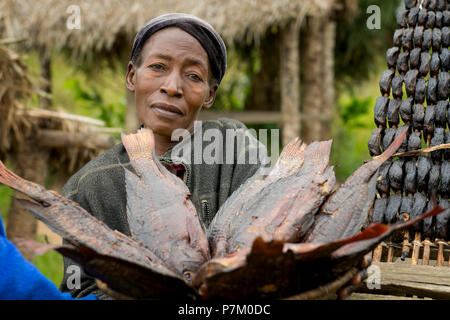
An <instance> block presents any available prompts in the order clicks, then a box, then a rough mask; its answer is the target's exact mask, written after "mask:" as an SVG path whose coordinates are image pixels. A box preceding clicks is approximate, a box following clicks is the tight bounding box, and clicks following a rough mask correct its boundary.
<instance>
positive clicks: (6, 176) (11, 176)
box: [0, 161, 20, 188]
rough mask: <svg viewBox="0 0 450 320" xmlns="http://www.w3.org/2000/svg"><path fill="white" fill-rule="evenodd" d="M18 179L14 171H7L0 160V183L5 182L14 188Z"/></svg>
mask: <svg viewBox="0 0 450 320" xmlns="http://www.w3.org/2000/svg"><path fill="white" fill-rule="evenodd" d="M18 180H20V177H19V176H18V175H16V174H15V173H13V172H11V171H9V170H8V169H7V168H6V167H5V165H4V164H3V162H1V161H0V183H3V184H6V185H7V186H10V187H11V188H14V187H13V186H15V185H16V184H17V181H18Z"/></svg>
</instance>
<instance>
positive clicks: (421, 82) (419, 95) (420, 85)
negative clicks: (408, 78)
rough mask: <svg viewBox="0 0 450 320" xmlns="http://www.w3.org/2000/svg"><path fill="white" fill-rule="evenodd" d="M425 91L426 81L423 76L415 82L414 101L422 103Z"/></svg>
mask: <svg viewBox="0 0 450 320" xmlns="http://www.w3.org/2000/svg"><path fill="white" fill-rule="evenodd" d="M426 91H427V83H426V81H425V79H424V78H420V79H418V80H417V83H416V92H415V94H414V100H415V102H416V103H424V101H425V95H426Z"/></svg>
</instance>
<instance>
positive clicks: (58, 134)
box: [37, 129, 115, 150]
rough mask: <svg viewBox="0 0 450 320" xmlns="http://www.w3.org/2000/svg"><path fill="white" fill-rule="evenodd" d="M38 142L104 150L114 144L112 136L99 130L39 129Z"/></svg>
mask: <svg viewBox="0 0 450 320" xmlns="http://www.w3.org/2000/svg"><path fill="white" fill-rule="evenodd" d="M37 137H38V144H39V146H41V147H47V148H64V147H68V146H70V147H79V148H87V149H94V150H98V149H102V150H106V149H109V148H111V147H112V146H114V144H115V141H114V138H113V137H111V136H110V135H108V134H104V133H99V132H65V131H61V130H50V129H41V130H39V132H38V134H37Z"/></svg>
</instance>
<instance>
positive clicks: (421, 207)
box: [410, 192, 428, 231]
mask: <svg viewBox="0 0 450 320" xmlns="http://www.w3.org/2000/svg"><path fill="white" fill-rule="evenodd" d="M427 203H428V200H427V197H426V196H424V195H423V194H422V193H420V192H416V193H415V194H414V205H413V208H412V211H411V217H410V218H411V219H415V218H417V217H419V216H421V215H422V214H423V213H424V212H425V209H426V207H427ZM411 229H412V230H415V231H422V226H421V223H420V222H419V223H415V224H414V225H413V226H412V228H411Z"/></svg>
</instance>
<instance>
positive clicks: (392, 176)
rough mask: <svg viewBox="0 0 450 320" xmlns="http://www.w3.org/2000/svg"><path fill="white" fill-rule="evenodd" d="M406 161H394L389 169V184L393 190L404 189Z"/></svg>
mask: <svg viewBox="0 0 450 320" xmlns="http://www.w3.org/2000/svg"><path fill="white" fill-rule="evenodd" d="M404 162H405V160H403V159H399V160H397V161H394V162H393V163H392V165H391V167H390V168H389V182H390V184H391V188H392V189H393V190H402V189H403V163H404Z"/></svg>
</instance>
